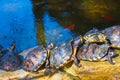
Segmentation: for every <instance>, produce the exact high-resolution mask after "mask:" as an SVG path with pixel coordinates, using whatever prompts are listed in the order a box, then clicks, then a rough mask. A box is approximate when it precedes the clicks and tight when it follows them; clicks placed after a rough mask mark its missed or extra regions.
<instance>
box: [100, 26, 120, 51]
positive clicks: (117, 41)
mask: <svg viewBox="0 0 120 80" xmlns="http://www.w3.org/2000/svg"><path fill="white" fill-rule="evenodd" d="M102 32H103V33H104V34H105V35H107V37H108V39H109V40H110V42H111V44H112V47H114V48H119V49H120V26H119V25H118V26H112V27H109V28H106V29H104V30H102Z"/></svg>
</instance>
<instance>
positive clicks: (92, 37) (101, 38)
mask: <svg viewBox="0 0 120 80" xmlns="http://www.w3.org/2000/svg"><path fill="white" fill-rule="evenodd" d="M83 39H84V41H85V42H89V43H94V42H97V43H105V42H107V39H108V38H107V36H106V35H105V34H103V33H102V32H100V31H99V30H98V29H96V28H93V29H92V30H90V31H88V32H87V33H86V34H85V35H84V36H83Z"/></svg>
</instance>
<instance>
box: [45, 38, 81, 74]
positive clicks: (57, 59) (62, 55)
mask: <svg viewBox="0 0 120 80" xmlns="http://www.w3.org/2000/svg"><path fill="white" fill-rule="evenodd" d="M79 44H81V36H78V37H76V38H74V39H72V40H70V41H66V42H64V43H63V44H60V45H57V46H55V47H54V48H53V49H51V50H50V53H51V55H50V68H48V69H46V71H45V75H48V74H50V73H54V72H55V71H58V70H59V69H61V68H63V67H64V66H66V65H68V64H71V62H74V63H75V65H76V66H78V67H80V66H81V65H80V60H79V59H77V57H76V52H77V49H78V46H79ZM71 65H72V64H71ZM69 67H70V65H69Z"/></svg>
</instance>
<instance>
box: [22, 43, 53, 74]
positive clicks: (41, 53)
mask: <svg viewBox="0 0 120 80" xmlns="http://www.w3.org/2000/svg"><path fill="white" fill-rule="evenodd" d="M52 47H53V43H51V44H49V45H48V47H47V48H45V47H43V46H36V47H34V48H32V49H30V51H29V52H28V54H27V56H26V57H25V59H24V62H23V66H22V67H23V69H24V70H25V71H29V72H33V73H37V72H38V71H39V70H42V69H44V68H45V67H48V66H49V63H50V62H49V57H50V49H51V48H52Z"/></svg>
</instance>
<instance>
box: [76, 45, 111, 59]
mask: <svg viewBox="0 0 120 80" xmlns="http://www.w3.org/2000/svg"><path fill="white" fill-rule="evenodd" d="M108 48H109V45H108V44H101V45H98V44H96V43H93V44H90V45H89V46H88V47H86V46H85V44H83V46H82V47H80V48H79V50H78V52H77V58H78V59H81V60H88V61H100V60H101V61H105V60H107V57H106V56H105V55H106V53H107V51H108ZM108 54H111V55H113V52H112V51H109V53H108Z"/></svg>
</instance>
